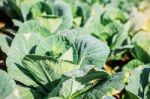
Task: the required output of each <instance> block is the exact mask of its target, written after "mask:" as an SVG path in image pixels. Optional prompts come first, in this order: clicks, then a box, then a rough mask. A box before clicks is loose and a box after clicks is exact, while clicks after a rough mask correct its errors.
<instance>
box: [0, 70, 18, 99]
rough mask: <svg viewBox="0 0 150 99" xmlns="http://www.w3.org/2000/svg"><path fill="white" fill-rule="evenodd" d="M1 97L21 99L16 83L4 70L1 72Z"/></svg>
mask: <svg viewBox="0 0 150 99" xmlns="http://www.w3.org/2000/svg"><path fill="white" fill-rule="evenodd" d="M0 97H2V99H5V98H6V99H12V98H15V99H19V96H18V91H17V89H16V84H15V82H14V81H13V80H12V79H11V77H10V76H9V75H8V74H7V73H6V72H5V71H3V70H0Z"/></svg>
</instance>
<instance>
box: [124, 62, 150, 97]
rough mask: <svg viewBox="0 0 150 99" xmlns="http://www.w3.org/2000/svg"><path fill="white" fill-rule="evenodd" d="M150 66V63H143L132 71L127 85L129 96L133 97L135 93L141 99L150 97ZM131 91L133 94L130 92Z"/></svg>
mask: <svg viewBox="0 0 150 99" xmlns="http://www.w3.org/2000/svg"><path fill="white" fill-rule="evenodd" d="M149 78H150V67H149V65H143V66H140V67H138V68H136V69H134V70H133V71H132V72H131V76H130V77H129V81H128V85H127V86H126V87H125V89H126V90H127V93H128V94H129V97H130V98H132V95H131V94H133V95H134V96H136V97H137V98H140V99H148V98H146V97H148V94H146V93H147V92H149V90H147V88H148V86H149V84H150V79H149ZM130 93H131V94H130Z"/></svg>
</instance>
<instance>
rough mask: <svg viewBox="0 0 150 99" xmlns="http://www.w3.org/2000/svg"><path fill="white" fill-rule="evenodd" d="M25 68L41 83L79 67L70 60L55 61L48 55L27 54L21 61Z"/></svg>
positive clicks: (53, 79)
mask: <svg viewBox="0 0 150 99" xmlns="http://www.w3.org/2000/svg"><path fill="white" fill-rule="evenodd" d="M22 63H23V65H24V67H25V69H26V70H27V71H28V72H29V73H30V75H32V76H33V77H34V79H36V81H37V82H39V83H41V84H42V85H46V84H48V83H51V82H52V81H55V80H57V79H59V78H60V77H61V76H62V74H64V73H65V72H69V71H72V70H74V69H77V68H79V66H77V65H74V64H72V63H70V62H65V61H57V60H56V59H54V58H51V57H48V56H39V55H27V56H26V57H24V59H23V61H22Z"/></svg>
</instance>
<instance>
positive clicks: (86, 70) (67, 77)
mask: <svg viewBox="0 0 150 99" xmlns="http://www.w3.org/2000/svg"><path fill="white" fill-rule="evenodd" d="M106 78H108V74H107V73H106V72H104V71H102V70H99V69H97V68H96V67H95V66H91V65H89V66H88V65H87V66H84V67H81V68H80V69H75V70H73V71H70V72H67V73H65V74H64V76H63V77H62V78H61V81H60V82H59V84H58V85H57V86H56V87H55V88H54V89H53V90H52V91H51V93H49V97H53V96H58V95H59V96H60V97H63V98H71V99H76V97H78V96H80V95H82V94H83V93H84V92H86V91H87V90H89V89H90V88H91V87H93V86H94V84H93V85H92V83H95V82H97V81H98V80H103V79H106ZM66 91H67V92H66Z"/></svg>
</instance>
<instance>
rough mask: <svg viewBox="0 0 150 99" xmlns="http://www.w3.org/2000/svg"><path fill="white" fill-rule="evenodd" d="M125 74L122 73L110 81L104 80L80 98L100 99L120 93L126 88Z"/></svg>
mask: <svg viewBox="0 0 150 99" xmlns="http://www.w3.org/2000/svg"><path fill="white" fill-rule="evenodd" d="M125 78H126V77H125V73H123V72H120V73H117V74H115V75H113V76H112V77H110V78H109V79H108V80H102V81H100V82H99V83H98V84H96V85H95V86H94V87H93V88H91V89H90V90H89V91H87V92H85V93H84V94H83V95H82V96H81V97H80V98H86V99H98V98H101V97H103V96H105V95H115V94H117V93H120V92H121V91H122V90H123V88H124V87H125V82H124V79H125Z"/></svg>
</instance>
